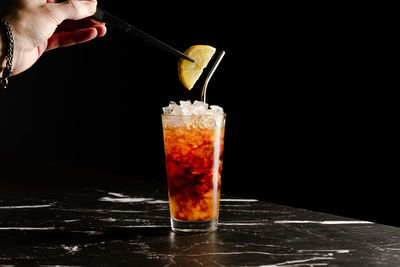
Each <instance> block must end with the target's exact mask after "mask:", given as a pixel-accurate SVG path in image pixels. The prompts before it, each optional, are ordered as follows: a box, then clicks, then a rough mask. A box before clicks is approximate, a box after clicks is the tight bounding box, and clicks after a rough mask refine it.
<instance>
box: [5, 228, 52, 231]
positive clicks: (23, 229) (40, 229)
mask: <svg viewBox="0 0 400 267" xmlns="http://www.w3.org/2000/svg"><path fill="white" fill-rule="evenodd" d="M55 229H56V228H55V227H0V230H2V231H8V230H21V231H42V230H55Z"/></svg>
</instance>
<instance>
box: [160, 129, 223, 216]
mask: <svg viewBox="0 0 400 267" xmlns="http://www.w3.org/2000/svg"><path fill="white" fill-rule="evenodd" d="M163 130H164V148H165V159H166V165H167V180H168V192H169V201H170V211H171V216H172V218H174V219H175V220H180V221H208V220H211V219H215V218H218V213H219V197H220V189H221V171H222V154H223V146H224V132H225V129H218V128H216V129H199V128H185V127H175V128H168V127H165V128H164V129H163Z"/></svg>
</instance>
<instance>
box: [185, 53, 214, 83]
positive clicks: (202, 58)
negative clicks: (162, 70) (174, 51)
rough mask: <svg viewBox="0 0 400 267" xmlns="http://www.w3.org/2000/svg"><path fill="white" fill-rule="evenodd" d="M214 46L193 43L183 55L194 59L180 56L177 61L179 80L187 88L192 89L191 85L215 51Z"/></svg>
mask: <svg viewBox="0 0 400 267" xmlns="http://www.w3.org/2000/svg"><path fill="white" fill-rule="evenodd" d="M215 50H216V49H215V48H214V47H212V46H209V45H193V46H191V47H189V48H188V49H187V50H186V51H185V55H187V56H188V57H190V58H192V59H194V60H195V62H194V63H193V62H190V61H189V60H186V59H183V58H180V59H179V61H178V75H179V80H180V81H181V83H182V84H183V86H185V87H186V88H187V89H189V90H190V89H192V88H193V85H194V84H195V83H196V81H197V80H198V79H199V78H200V75H201V73H202V72H203V69H204V68H205V67H207V64H208V62H210V60H211V58H212V56H213V55H214V53H215Z"/></svg>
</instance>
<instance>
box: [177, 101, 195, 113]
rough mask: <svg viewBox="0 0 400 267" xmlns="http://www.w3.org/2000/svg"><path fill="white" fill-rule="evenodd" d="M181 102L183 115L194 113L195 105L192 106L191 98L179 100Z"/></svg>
mask: <svg viewBox="0 0 400 267" xmlns="http://www.w3.org/2000/svg"><path fill="white" fill-rule="evenodd" d="M179 103H180V104H181V109H182V113H183V115H192V113H193V107H192V102H190V100H188V101H179Z"/></svg>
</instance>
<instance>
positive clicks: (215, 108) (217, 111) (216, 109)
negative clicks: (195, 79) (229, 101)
mask: <svg viewBox="0 0 400 267" xmlns="http://www.w3.org/2000/svg"><path fill="white" fill-rule="evenodd" d="M210 108H211V110H212V111H213V114H224V109H223V108H221V107H220V106H217V105H211V106H210Z"/></svg>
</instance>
